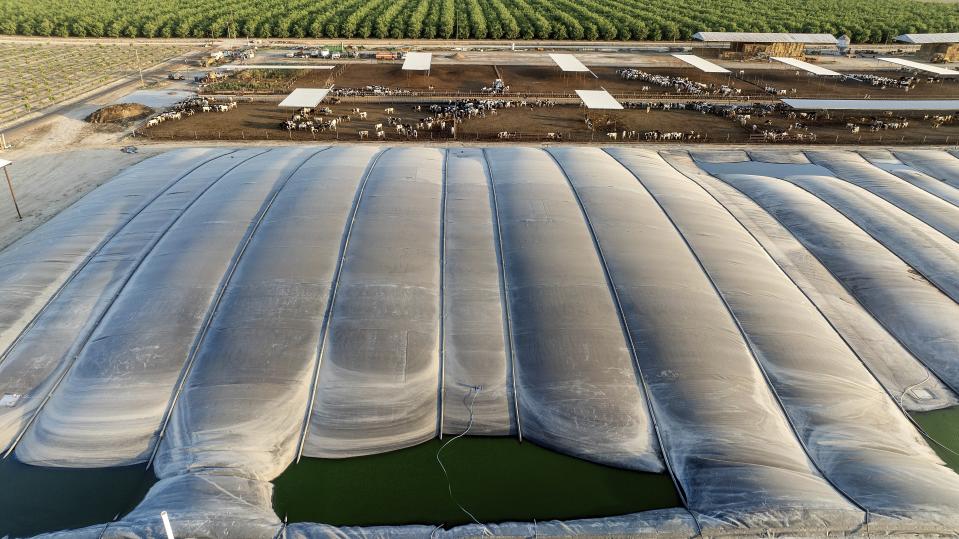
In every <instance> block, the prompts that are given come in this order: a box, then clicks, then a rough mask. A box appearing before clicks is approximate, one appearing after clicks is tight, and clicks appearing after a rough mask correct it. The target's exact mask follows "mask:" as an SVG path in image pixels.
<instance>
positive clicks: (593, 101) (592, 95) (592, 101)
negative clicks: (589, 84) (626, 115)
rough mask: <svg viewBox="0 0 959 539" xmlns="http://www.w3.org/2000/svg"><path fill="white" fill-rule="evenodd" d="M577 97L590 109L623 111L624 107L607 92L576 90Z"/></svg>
mask: <svg viewBox="0 0 959 539" xmlns="http://www.w3.org/2000/svg"><path fill="white" fill-rule="evenodd" d="M576 95H578V96H579V98H580V100H582V102H583V105H586V108H588V109H594V110H623V105H621V104H620V103H619V101H616V98H615V97H613V96H612V95H611V94H610V93H609V92H607V91H606V90H576Z"/></svg>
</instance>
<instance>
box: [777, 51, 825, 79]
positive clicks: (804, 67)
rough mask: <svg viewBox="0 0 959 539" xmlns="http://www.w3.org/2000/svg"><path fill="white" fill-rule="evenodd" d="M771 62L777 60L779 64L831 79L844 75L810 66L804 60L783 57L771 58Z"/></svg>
mask: <svg viewBox="0 0 959 539" xmlns="http://www.w3.org/2000/svg"><path fill="white" fill-rule="evenodd" d="M769 59H770V60H776V61H777V62H782V63H784V64H787V65H791V66H793V67H798V68H799V69H802V70H805V71H808V72H810V73H814V74H816V75H828V76H831V77H841V76H842V73H837V72H836V71H833V70H831V69H826V68H825V67H819V66H817V65H813V64H810V63H809V62H803V61H802V60H797V59H795V58H786V57H783V56H770V57H769Z"/></svg>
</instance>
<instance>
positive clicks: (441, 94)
mask: <svg viewBox="0 0 959 539" xmlns="http://www.w3.org/2000/svg"><path fill="white" fill-rule="evenodd" d="M202 96H203V97H205V98H208V99H214V100H216V101H229V100H231V99H232V100H234V101H236V102H237V103H279V102H280V101H282V100H283V99H284V98H285V97H286V95H279V94H267V93H264V94H221V93H217V94H202ZM612 96H613V97H615V98H616V99H617V100H619V101H620V102H629V101H656V102H663V103H689V102H703V103H714V104H721V105H742V104H750V103H779V101H780V100H779V98H777V97H775V96H772V95H770V94H760V95H737V96H708V95H693V94H671V93H656V92H632V93H612ZM330 98H333V99H338V100H339V102H340V103H397V104H400V103H438V102H442V101H448V100H463V99H471V100H472V99H478V100H484V99H491V100H506V101H523V100H526V101H535V100H550V101H555V102H556V103H561V104H579V103H580V99H579V97H577V96H576V94H570V93H566V92H535V93H523V94H515V93H508V94H489V93H486V92H455V91H454V92H448V91H425V92H416V93H415V94H406V93H404V94H391V95H386V94H372V93H371V94H351V95H342V96H341V95H333V94H331V95H330Z"/></svg>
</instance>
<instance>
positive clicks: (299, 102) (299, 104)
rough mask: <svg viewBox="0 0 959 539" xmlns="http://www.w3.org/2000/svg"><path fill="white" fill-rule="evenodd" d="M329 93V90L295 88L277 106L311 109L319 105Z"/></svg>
mask: <svg viewBox="0 0 959 539" xmlns="http://www.w3.org/2000/svg"><path fill="white" fill-rule="evenodd" d="M329 93H330V89H329V88H297V89H295V90H293V91H292V92H290V95H288V96H286V97H285V98H284V99H283V101H280V104H279V106H280V107H289V108H297V109H298V108H313V107H315V106H317V105H319V104H320V102H322V101H323V99H325V98H326V96H327V94H329Z"/></svg>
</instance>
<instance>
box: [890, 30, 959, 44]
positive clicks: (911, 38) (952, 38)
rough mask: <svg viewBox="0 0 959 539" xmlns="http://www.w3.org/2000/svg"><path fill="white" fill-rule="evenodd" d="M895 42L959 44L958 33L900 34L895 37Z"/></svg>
mask: <svg viewBox="0 0 959 539" xmlns="http://www.w3.org/2000/svg"><path fill="white" fill-rule="evenodd" d="M896 41H901V42H903V43H915V44H917V45H918V44H926V43H959V32H945V33H938V34H902V35H901V36H896Z"/></svg>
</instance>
